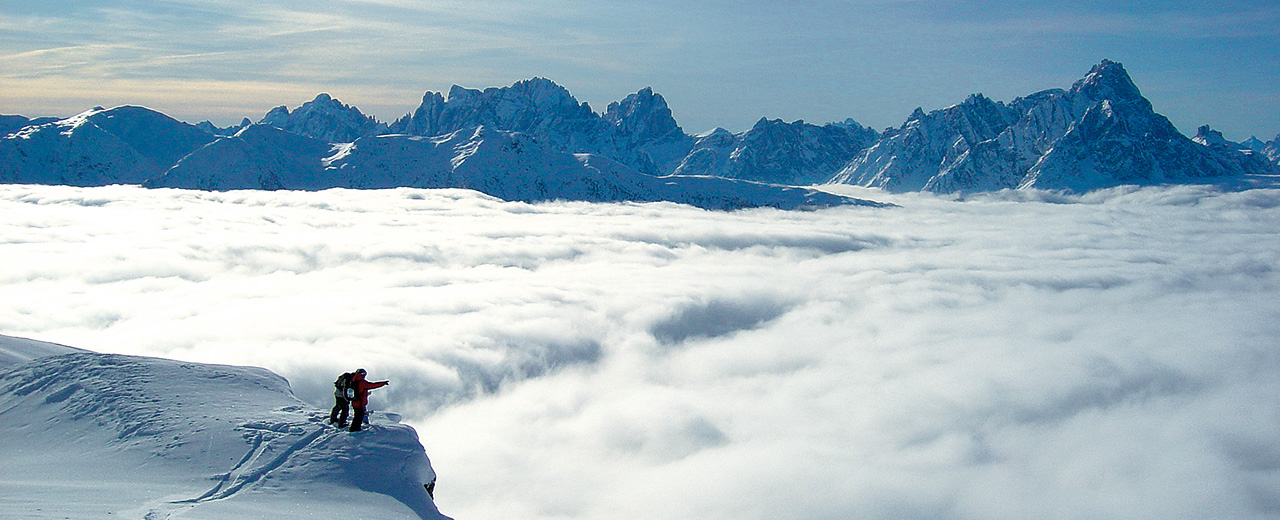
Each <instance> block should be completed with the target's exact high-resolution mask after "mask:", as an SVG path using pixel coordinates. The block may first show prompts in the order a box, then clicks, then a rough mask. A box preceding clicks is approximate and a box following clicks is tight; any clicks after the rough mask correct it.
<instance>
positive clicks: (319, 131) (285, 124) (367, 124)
mask: <svg viewBox="0 0 1280 520" xmlns="http://www.w3.org/2000/svg"><path fill="white" fill-rule="evenodd" d="M259 123H262V124H267V125H271V126H275V127H277V128H281V129H283V130H287V131H290V132H293V133H295V134H298V135H302V136H306V137H310V138H313V139H319V140H321V141H328V142H331V143H349V142H351V141H355V140H356V139H359V138H361V137H364V136H369V135H378V134H381V133H386V131H387V125H385V124H383V123H379V122H378V120H377V119H374V118H373V117H370V116H367V115H364V113H362V112H360V109H358V108H356V107H353V106H350V105H346V104H343V103H342V102H341V101H338V100H336V99H333V98H332V97H330V96H329V95H328V94H319V95H317V96H316V98H315V99H313V100H311V101H308V102H306V103H303V104H302V106H300V107H298V108H297V109H295V110H294V111H292V112H290V111H289V108H288V107H285V106H278V107H275V108H273V109H271V111H270V112H267V114H266V115H265V116H263V117H262V120H261V121H259Z"/></svg>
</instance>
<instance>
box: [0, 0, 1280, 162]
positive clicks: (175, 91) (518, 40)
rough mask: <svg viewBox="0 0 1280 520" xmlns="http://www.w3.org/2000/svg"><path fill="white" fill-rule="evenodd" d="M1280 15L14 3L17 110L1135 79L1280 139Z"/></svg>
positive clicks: (889, 100) (6, 4)
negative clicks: (1103, 71)
mask: <svg viewBox="0 0 1280 520" xmlns="http://www.w3.org/2000/svg"><path fill="white" fill-rule="evenodd" d="M1278 35H1280V5H1276V4H1275V3H1274V2H1273V1H1238V2H1230V1H1219V2H1210V1H1159V2H1157V1H1144V2H1133V1H1130V2H1125V1H1119V2H1102V1H1094V0H1086V1H1073V2H1044V1H1039V0H1030V1H1022V2H992V1H966V0H960V1H912V0H851V1H843V2H842V1H822V0H816V1H799V2H740V1H739V2H728V1H705V2H676V1H672V0H653V1H650V2H643V3H642V2H620V1H614V0H602V1H596V2H590V3H579V2H567V1H563V0H520V1H515V0H476V1H461V0H457V1H455V0H449V1H414V0H314V1H308V2H293V1H280V0H262V1H258V2H252V3H249V2H241V1H231V0H200V1H195V0H115V1H95V2H88V1H82V0H47V1H41V2H30V1H27V0H0V92H3V93H4V94H3V96H0V113H5V114H15V113H16V114H23V115H28V116H37V115H70V114H73V113H76V112H79V111H82V110H84V109H87V108H90V107H92V106H94V105H103V106H112V105H117V104H126V103H128V104H139V105H145V106H148V107H151V108H154V109H157V110H160V111H162V112H165V113H167V114H170V115H172V116H174V117H177V118H179V119H183V120H187V121H191V122H196V121H199V120H202V119H212V120H213V121H214V122H216V123H219V124H230V123H233V122H237V121H239V119H240V118H241V117H246V116H247V117H250V118H251V119H254V120H256V119H258V118H260V117H261V116H262V115H263V114H264V113H265V112H266V111H267V110H269V109H270V108H271V107H273V106H277V105H288V106H290V107H294V106H297V105H299V104H301V103H302V102H305V101H307V100H309V99H311V98H312V97H314V96H315V94H317V93H319V92H329V93H331V94H332V95H334V96H335V97H337V98H338V99H340V100H342V101H343V102H346V103H349V104H353V105H356V106H358V107H360V108H361V109H362V110H364V111H365V112H367V113H370V114H373V115H375V116H377V117H378V118H379V119H382V120H387V121H389V120H392V119H395V118H396V117H399V116H401V115H403V114H406V113H408V112H410V111H412V109H413V108H414V107H416V106H417V104H418V102H419V101H420V99H421V97H422V94H423V93H424V92H425V91H428V90H432V91H447V89H448V88H449V87H450V85H452V84H455V83H456V84H460V85H463V86H467V87H473V88H482V87H488V86H501V85H510V84H511V83H513V82H515V81H517V80H520V79H525V78H529V77H532V76H543V77H547V78H550V79H552V80H554V81H556V82H557V83H560V84H561V85H564V86H565V87H567V88H568V89H569V90H570V91H571V92H572V93H573V94H574V95H575V96H576V97H577V98H578V99H580V100H582V101H587V102H589V103H590V104H591V106H592V107H593V108H594V109H596V110H598V111H599V110H603V109H604V107H605V106H606V105H607V104H608V103H609V102H611V101H615V100H618V99H621V98H622V97H624V96H626V95H627V94H629V93H632V92H635V91H636V90H639V89H640V88H643V87H645V86H651V87H653V89H654V90H655V91H656V92H658V93H661V94H662V95H663V96H664V97H665V98H666V99H667V101H668V103H669V104H670V105H671V107H672V110H673V111H674V112H675V115H676V118H677V120H678V121H679V122H680V123H681V125H682V126H683V127H684V128H685V130H686V131H688V132H691V133H693V132H701V131H704V130H708V129H710V128H712V127H715V126H722V127H725V128H728V129H730V130H734V131H741V130H745V129H747V128H749V127H750V126H751V124H752V123H754V122H755V120H757V119H759V118H760V117H768V118H780V119H784V120H787V121H792V120H796V119H804V120H806V121H810V122H815V123H822V122H827V121H835V120H843V119H844V118H847V117H851V118H854V119H855V120H857V121H859V122H862V123H864V124H868V125H871V126H873V127H876V128H877V129H882V128H884V127H888V126H898V125H900V124H901V123H902V122H903V120H905V119H906V117H907V115H909V114H910V112H911V111H912V110H913V109H914V108H915V107H922V108H924V109H925V110H932V109H937V108H942V107H945V106H948V105H951V104H954V103H957V102H960V101H962V100H964V98H965V97H966V96H967V95H968V94H970V93H974V92H981V93H984V94H986V95H987V96H989V97H991V98H993V99H997V100H1003V101H1008V100H1011V99H1013V98H1014V97H1017V96H1020V95H1026V94H1030V93H1032V92H1035V91H1038V90H1043V89H1046V88H1066V87H1069V86H1070V85H1071V83H1072V82H1074V81H1075V80H1076V79H1079V78H1080V77H1081V76H1083V75H1084V74H1085V73H1086V72H1088V70H1089V68H1090V67H1091V66H1092V65H1093V64H1095V63H1097V62H1098V61H1100V60H1102V59H1104V58H1106V59H1111V60H1114V61H1119V62H1121V63H1124V65H1125V67H1126V68H1127V69H1128V70H1129V72H1130V74H1131V75H1132V76H1133V77H1134V80H1135V81H1136V82H1137V84H1138V86H1139V87H1140V88H1141V89H1142V90H1143V93H1144V94H1146V95H1147V97H1148V98H1150V99H1151V100H1152V102H1153V103H1154V104H1155V107H1156V109H1157V110H1158V111H1160V112H1161V113H1164V114H1165V115H1167V116H1169V118H1170V119H1171V120H1172V121H1173V122H1174V124H1176V125H1177V126H1178V127H1179V129H1181V130H1182V131H1183V132H1185V133H1194V132H1195V127H1196V126H1198V125H1200V124H1204V123H1209V124H1211V125H1213V126H1214V127H1215V128H1218V129H1219V130H1222V131H1223V132H1224V133H1225V134H1226V136H1227V137H1228V138H1231V139H1236V140H1241V139H1244V138H1247V137H1248V136H1249V135H1257V136H1258V137H1262V138H1264V139H1270V138H1273V137H1275V136H1276V134H1277V133H1280V103H1277V102H1276V100H1277V99H1280V95H1277V94H1280V66H1277V64H1278V63H1280V37H1278Z"/></svg>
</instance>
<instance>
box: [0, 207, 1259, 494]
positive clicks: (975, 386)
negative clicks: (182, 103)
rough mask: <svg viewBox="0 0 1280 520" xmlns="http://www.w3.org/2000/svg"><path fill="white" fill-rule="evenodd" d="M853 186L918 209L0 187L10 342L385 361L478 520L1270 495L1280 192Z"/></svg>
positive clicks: (319, 395) (298, 382) (321, 370)
mask: <svg viewBox="0 0 1280 520" xmlns="http://www.w3.org/2000/svg"><path fill="white" fill-rule="evenodd" d="M845 189H849V190H851V191H856V192H858V193H860V194H861V195H863V196H866V197H870V198H877V199H886V198H889V199H890V200H891V201H892V202H896V203H898V204H899V205H900V207H898V208H890V209H868V208H833V209H827V210H821V211H815V212H781V211H776V210H752V211H744V212H735V213H719V212H707V211H701V210H696V209H692V208H688V207H682V206H677V205H672V204H641V205H635V204H586V203H560V204H540V205H529V204H522V203H507V202H502V201H498V200H495V199H491V198H487V197H484V196H482V195H479V194H476V193H474V192H468V191H462V190H412V189H400V190H386V191H346V190H331V191H326V192H318V193H290V192H229V193H205V192H189V191H179V190H143V189H139V188H134V187H108V188H92V189H81V188H68V187H43V186H4V187H0V214H2V215H4V216H5V217H4V218H3V219H0V237H3V238H0V255H2V256H3V257H4V258H5V259H6V261H5V262H4V263H3V264H0V302H5V303H4V304H3V305H0V333H3V334H6V335H13V336H25V337H34V338H36V339H42V340H50V341H56V342H61V343H66V344H70V345H72V346H76V347H82V348H89V349H94V350H100V351H110V352H121V353H132V354H146V355H161V356H168V357H177V358H181V359H186V360H194V361H205V362H219V363H234V364H252V365H260V366H266V367H268V368H270V369H272V370H274V371H276V372H279V373H281V374H283V375H285V376H287V377H288V378H289V379H290V381H291V383H292V386H293V389H294V391H295V392H296V393H297V394H298V395H299V396H300V397H302V398H304V399H306V400H309V401H311V402H312V403H314V404H315V405H316V406H317V407H325V406H327V403H326V402H325V401H326V398H327V396H328V394H329V392H330V391H331V388H329V383H330V381H331V380H332V379H333V377H334V376H335V375H336V374H337V373H338V372H340V371H343V370H351V369H353V368H355V367H356V366H357V365H358V366H363V367H365V368H367V369H369V371H370V373H371V375H372V376H373V377H375V378H377V379H383V378H389V379H390V380H391V381H392V385H391V386H390V387H388V388H386V389H382V390H379V391H377V392H375V395H374V402H373V405H372V406H374V407H375V408H376V409H379V410H392V411H397V412H401V413H403V414H405V416H406V420H408V421H409V422H411V423H412V424H413V425H415V426H416V427H417V428H418V430H419V433H420V434H421V437H422V439H423V443H424V444H425V446H426V448H427V452H428V453H429V454H430V456H431V458H432V461H433V465H434V467H435V468H436V470H437V471H438V472H439V474H440V475H441V480H440V484H439V486H438V487H437V489H436V496H437V499H438V500H439V504H440V507H441V509H442V510H443V511H444V512H445V513H447V514H450V515H452V516H454V517H457V518H481V517H494V518H535V519H536V518H574V519H596V518H599V519H604V518H631V517H638V516H646V517H659V518H710V519H719V518H726V519H727V518H777V517H797V518H819V517H842V518H843V517H851V516H856V517H862V518H1028V517H1037V518H1039V517H1051V518H1052V517H1081V516H1084V517H1090V518H1135V517H1172V516H1195V517H1205V516H1225V517H1242V518H1261V517H1266V516H1268V515H1272V514H1274V513H1275V512H1276V510H1277V504H1280V487H1277V484H1276V483H1277V482H1280V478H1278V477H1280V451H1278V450H1277V448H1276V444H1275V442H1274V439H1275V438H1276V437H1277V435H1280V412H1278V411H1277V409H1276V407H1275V396H1276V395H1277V393H1278V392H1280V354H1277V350H1276V348H1275V345H1276V339H1277V338H1280V319H1278V318H1280V300H1277V299H1276V298H1275V294H1276V291H1277V289H1280V271H1277V269H1276V268H1275V266H1276V265H1280V252H1278V251H1277V249H1276V248H1275V247H1274V246H1275V244H1276V239H1277V229H1280V191H1276V190H1255V191H1247V192H1242V193H1230V194H1223V193H1218V192H1215V191H1214V190H1212V189H1210V188H1204V187H1190V186H1186V187H1173V188H1146V189H1133V188H1119V189H1114V190H1107V191H1102V192H1098V193H1094V194H1089V195H1084V196H1062V195H1058V194H1053V193H1043V192H1017V193H1005V194H994V195H987V196H983V197H980V198H978V199H974V200H970V201H967V202H956V201H949V200H943V199H937V198H931V197H927V196H910V195H908V196H890V195H886V194H884V193H881V192H877V191H863V190H860V189H857V188H845ZM655 497H660V498H655ZM655 500H656V501H660V502H661V504H662V505H661V507H660V508H655Z"/></svg>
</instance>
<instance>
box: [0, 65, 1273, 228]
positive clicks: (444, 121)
mask: <svg viewBox="0 0 1280 520" xmlns="http://www.w3.org/2000/svg"><path fill="white" fill-rule="evenodd" d="M0 133H2V134H4V135H5V137H4V138H3V139H2V140H0V182H3V183H29V184H66V185H77V186H97V185H106V184H142V185H144V186H149V187H174V188H188V189H203V190H232V189H268V190H273V189H297V190H319V189H326V188H334V187H342V188H389V187H419V188H468V189H474V190H478V191H481V192H484V193H486V194H489V195H492V196H495V197H499V198H503V199H507V200H519V201H545V200H585V201H672V202H679V203H686V204H692V205H696V206H699V207H704V208H710V209H736V208H745V207H757V206H769V207H778V208H784V209H790V208H799V207H814V206H828V205H836V204H851V203H852V204H869V205H874V203H870V202H867V201H860V200H857V199H849V198H846V197H840V196H836V195H831V194H828V193H824V192H821V191H817V190H813V189H806V188H797V187H794V186H808V185H814V184H824V183H840V184H854V185H859V186H869V187H879V188H883V189H886V190H889V191H899V192H901V191H930V192H939V193H953V192H959V193H972V192H981V191H992V190H1002V189H1025V188H1039V189H1050V190H1069V191H1075V192H1080V191H1088V190H1092V189H1098V188H1106V187H1112V186H1117V185H1125V184H1166V183H1219V184H1223V185H1227V186H1252V185H1259V184H1270V183H1271V182H1272V181H1273V180H1274V179H1275V176H1277V175H1280V136H1277V138H1276V139H1275V140H1272V141H1270V142H1264V141H1261V140H1259V139H1257V138H1251V139H1250V140H1248V141H1246V142H1244V143H1233V142H1229V141H1227V140H1225V139H1223V137H1222V134H1221V133H1218V132H1216V131H1214V130H1212V129H1211V128H1209V127H1208V126H1203V127H1201V128H1200V129H1199V133H1198V134H1197V135H1196V136H1195V137H1194V138H1187V137H1186V136H1184V135H1182V134H1181V133H1179V132H1178V130H1177V129H1176V128H1174V126H1173V125H1172V124H1171V123H1170V122H1169V120H1168V119H1166V118H1165V117H1164V116H1162V115H1160V114H1159V113H1157V112H1155V111H1154V109H1153V107H1152V105H1151V103H1150V102H1149V101H1148V100H1147V99H1146V98H1144V97H1143V96H1142V94H1141V93H1140V92H1139V90H1138V87H1137V86H1136V85H1134V83H1133V81H1132V80H1131V79H1130V77H1129V75H1128V73H1127V72H1125V70H1124V67H1123V66H1121V65H1120V64H1119V63H1115V62H1111V61H1105V60H1104V61H1103V62H1102V63H1100V64H1098V65H1096V66H1094V67H1093V69H1092V70H1090V71H1089V73H1088V74H1087V75H1086V76H1085V77H1084V78H1083V79H1081V80H1079V81H1077V82H1076V83H1075V84H1074V85H1072V86H1071V88H1070V89H1069V90H1062V89H1051V90H1045V91H1042V92H1037V93H1034V94H1031V95H1028V96H1026V97H1021V98H1017V99H1015V100H1013V101H1011V102H1008V103H1004V102H999V101H993V100H991V99H988V98H986V97H984V96H982V95H981V94H975V95H973V96H970V97H969V98H968V99H967V100H965V101H964V102H962V103H959V104H957V105H953V106H950V107H947V108H944V109H941V110H935V111H932V112H929V113H925V112H924V111H923V110H921V109H916V111H915V113H913V114H911V116H910V117H909V118H908V119H907V121H906V123H904V124H903V125H902V126H901V127H899V128H890V129H886V130H885V131H883V132H876V131H875V130H872V129H870V128H866V127H863V126H861V125H859V124H858V123H856V122H854V121H853V120H852V119H849V120H846V121H844V122H841V123H831V124H826V125H822V126H819V125H813V124H809V123H805V122H804V121H796V122H793V123H786V122H783V121H780V120H768V119H761V120H760V121H759V122H757V123H756V124H755V126H754V127H752V128H751V129H750V130H747V131H746V132H742V133H738V134H734V133H730V132H728V131H725V130H723V129H716V130H713V131H711V132H708V133H705V134H702V135H689V134H687V133H685V132H684V130H683V129H681V127H680V126H679V125H678V124H677V123H676V121H675V119H674V117H673V116H672V114H671V110H670V108H668V107H667V104H666V101H665V100H664V99H663V98H662V96H661V95H658V94H656V93H654V92H653V91H652V90H651V89H649V88H645V89H642V90H640V91H639V92H636V93H635V94H632V95H629V96H627V97H626V98H625V99H623V100H621V101H618V102H615V103H611V104H609V106H608V107H607V108H606V109H605V111H604V112H603V113H597V112H594V111H593V110H592V109H591V108H590V107H589V106H588V105H587V104H586V103H581V102H579V101H577V100H576V99H574V97H573V96H572V95H571V94H570V93H569V91H568V90H566V89H565V88H564V87H561V86H560V85H557V84H555V83H554V82H552V81H550V80H547V79H543V78H534V79H530V80H525V81H520V82H517V83H515V84H514V85H512V86H510V87H501V88H488V89H485V90H473V89H466V88H462V87H458V86H455V87H453V88H452V89H451V90H450V91H449V93H448V95H447V96H445V95H442V94H440V93H436V92H427V93H426V95H424V96H423V98H422V104H421V105H420V106H419V107H418V108H417V109H416V110H414V112H413V113H412V114H407V115H405V116H404V117H401V118H400V119H398V120H396V121H394V122H392V123H390V124H386V123H382V122H379V121H377V120H376V119H374V118H372V117H370V116H367V115H365V114H363V113H361V112H360V110H359V109H357V108H355V107H353V106H349V105H345V104H343V103H341V102H340V101H338V100H336V99H333V98H332V97H330V96H329V95H327V94H320V95H319V96H317V97H316V98H315V99H313V100H311V101H309V102H306V103H303V104H302V106H300V107H298V108H296V109H295V110H293V111H290V110H289V109H288V108H286V107H283V106H281V107H277V108H274V109H272V110H271V111H269V112H268V113H267V114H266V115H265V116H264V117H263V118H262V119H261V120H260V121H259V122H258V123H256V124H255V123H252V122H251V121H250V120H249V119H245V120H244V121H243V122H242V123H241V124H240V125H237V126H234V127H229V128H217V127H215V126H214V125H212V124H211V123H209V122H207V121H206V122H203V123H200V124H198V125H189V124H186V123H183V122H180V121H176V120H174V119H172V118H170V117H168V116H165V115H164V114H160V113H158V112H155V111H152V110H149V109H146V108H141V107H134V106H122V107H117V108H112V109H103V108H100V107H99V108H94V109H93V110H89V111H87V112H84V113H82V114H79V115H76V116H74V117H71V118H67V119H61V120H50V119H40V120H28V119H26V118H25V117H21V116H0Z"/></svg>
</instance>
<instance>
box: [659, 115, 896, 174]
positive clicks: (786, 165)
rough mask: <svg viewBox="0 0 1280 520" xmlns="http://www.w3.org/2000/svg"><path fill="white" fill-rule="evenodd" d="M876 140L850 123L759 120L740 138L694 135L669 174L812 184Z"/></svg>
mask: <svg viewBox="0 0 1280 520" xmlns="http://www.w3.org/2000/svg"><path fill="white" fill-rule="evenodd" d="M877 137H878V134H877V133H876V131H875V130H872V129H870V128H866V127H863V126H862V125H859V124H857V123H856V122H854V121H853V120H852V119H850V120H847V121H845V122H842V123H832V124H827V125H824V126H817V125H812V124H809V123H805V122H804V121H795V122H793V123H785V122H783V121H782V120H778V119H765V118H761V119H760V120H759V121H757V122H756V124H755V126H753V127H751V129H750V130H748V131H746V132H743V133H741V134H736V135H735V134H730V133H729V132H728V131H726V130H724V129H721V128H717V129H715V130H712V131H711V132H709V133H706V134H703V135H700V136H698V137H697V141H696V142H695V143H694V145H693V148H692V150H690V151H689V153H688V155H686V156H685V157H684V159H682V160H681V162H680V164H679V165H678V166H677V167H676V169H675V173H677V174H681V175H714V176H719V177H728V178H732V179H746V180H753V181H761V182H774V183H781V184H800V185H805V184H817V183H821V182H824V181H826V180H828V179H830V178H831V176H832V175H833V174H835V173H836V172H838V171H840V169H841V168H842V167H843V166H844V165H845V164H847V163H848V162H849V160H851V159H853V158H854V157H855V156H857V155H858V153H859V152H861V151H862V150H863V149H865V148H866V147H867V146H868V145H870V144H871V143H872V142H874V141H875V140H876V138H877Z"/></svg>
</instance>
